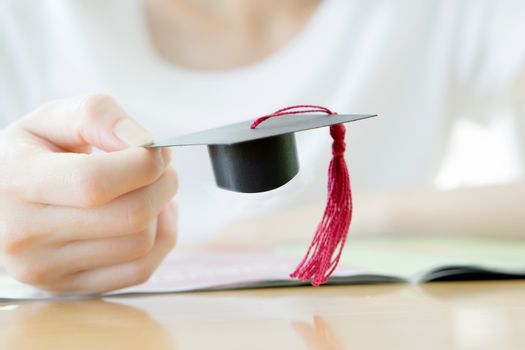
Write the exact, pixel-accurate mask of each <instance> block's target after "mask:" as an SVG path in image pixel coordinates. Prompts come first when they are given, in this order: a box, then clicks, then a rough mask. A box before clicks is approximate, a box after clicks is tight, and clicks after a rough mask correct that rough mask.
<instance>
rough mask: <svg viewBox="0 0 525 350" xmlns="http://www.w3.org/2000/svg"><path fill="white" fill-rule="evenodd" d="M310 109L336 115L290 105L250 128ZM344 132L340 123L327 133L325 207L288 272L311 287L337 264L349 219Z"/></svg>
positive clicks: (349, 207) (309, 110)
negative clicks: (329, 154)
mask: <svg viewBox="0 0 525 350" xmlns="http://www.w3.org/2000/svg"><path fill="white" fill-rule="evenodd" d="M311 112H321V113H326V114H329V115H333V114H336V113H334V112H332V111H330V110H329V109H328V108H325V107H319V106H311V105H300V106H292V107H287V108H283V109H280V110H278V111H276V112H275V113H272V114H269V115H266V116H263V117H261V118H258V119H257V120H255V121H254V122H253V124H252V126H251V128H252V129H253V128H255V127H256V126H257V125H259V124H260V123H262V122H263V121H264V120H266V119H269V118H272V117H277V116H281V115H288V114H302V113H311ZM345 132H346V129H345V126H344V125H343V124H336V125H332V126H331V127H330V135H331V136H332V138H333V140H334V142H333V144H332V155H333V157H332V160H331V162H330V166H329V168H328V195H327V196H328V198H327V203H326V208H325V210H324V214H323V218H322V220H321V222H320V223H319V226H317V231H316V232H315V235H314V238H313V239H312V242H311V243H310V246H309V247H308V251H307V252H306V255H305V256H304V258H303V260H302V261H301V262H300V263H299V265H298V266H297V268H296V269H295V271H294V272H293V273H292V274H291V275H290V277H292V278H298V279H300V280H301V281H303V282H305V281H311V283H312V285H314V286H319V285H321V284H324V283H326V281H328V278H329V277H330V275H331V274H332V273H333V272H334V270H335V269H336V267H337V265H338V264H339V260H340V259H341V254H342V252H343V248H344V245H345V242H346V237H347V235H348V230H349V229H350V223H351V221H352V189H351V187H350V176H349V173H348V167H347V165H346V161H345V158H344V152H345V149H346V144H345Z"/></svg>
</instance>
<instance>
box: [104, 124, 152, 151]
mask: <svg viewBox="0 0 525 350" xmlns="http://www.w3.org/2000/svg"><path fill="white" fill-rule="evenodd" d="M113 133H114V134H115V135H116V136H117V137H118V138H119V139H121V140H122V141H123V142H124V143H125V144H126V145H128V146H130V147H141V146H147V145H150V144H152V143H153V141H154V140H153V135H151V134H150V133H149V131H147V130H146V129H144V128H143V127H141V126H140V125H139V124H137V122H135V121H133V120H131V119H123V120H121V121H120V122H118V123H117V124H116V125H115V126H114V127H113Z"/></svg>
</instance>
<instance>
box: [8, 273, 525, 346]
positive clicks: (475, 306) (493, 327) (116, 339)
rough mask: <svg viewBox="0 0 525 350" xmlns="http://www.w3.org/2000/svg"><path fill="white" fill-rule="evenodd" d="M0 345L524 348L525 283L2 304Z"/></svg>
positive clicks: (306, 290)
mask: <svg viewBox="0 0 525 350" xmlns="http://www.w3.org/2000/svg"><path fill="white" fill-rule="evenodd" d="M0 349H2V350H10V349H17V350H18V349H32V350H33V349H43V350H46V349H72V350H80V349H131V350H133V349H159V350H163V349H182V350H184V349H265V350H267V349H403V350H408V349H417V350H422V349H436V350H438V349H439V350H444V349H471V350H479V349H497V350H503V349H525V281H502V282H449V283H433V284H427V285H408V284H405V285H403V284H399V285H362V286H346V287H321V288H283V289H262V290H248V291H233V292H211V293H189V294H173V295H163V296H149V297H134V298H119V299H108V300H90V301H69V302H24V303H9V304H6V303H3V304H0Z"/></svg>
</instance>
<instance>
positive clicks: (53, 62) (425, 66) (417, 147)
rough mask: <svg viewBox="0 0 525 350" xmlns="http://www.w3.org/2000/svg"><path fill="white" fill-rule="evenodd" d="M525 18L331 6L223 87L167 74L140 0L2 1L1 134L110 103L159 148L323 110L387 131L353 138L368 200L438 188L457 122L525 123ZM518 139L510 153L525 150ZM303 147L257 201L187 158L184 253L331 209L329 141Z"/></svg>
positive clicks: (411, 5) (483, 5)
mask: <svg viewBox="0 0 525 350" xmlns="http://www.w3.org/2000/svg"><path fill="white" fill-rule="evenodd" d="M524 18H525V2H523V1H520V0H514V1H513V0H508V1H489V0H486V1H482V0H479V1H474V0H471V1H468V0H465V1H456V0H450V1H438V0H435V1H431V0H426V1H408V0H406V1H388V0H373V1H369V0H366V1H365V0H363V1H356V0H324V1H322V3H321V4H320V6H319V8H318V10H317V12H316V13H315V14H314V15H313V17H312V18H311V19H310V20H309V22H308V23H307V24H306V25H305V27H304V28H303V29H302V30H301V32H300V33H299V34H297V35H296V36H295V37H294V38H293V40H291V42H289V43H288V44H287V45H286V46H285V47H283V48H281V49H280V50H279V51H277V52H275V53H273V54H271V55H269V56H268V57H266V58H264V59H262V60H261V61H259V62H257V63H255V64H250V65H247V66H243V67H240V68H237V69H230V70H223V71H211V72H210V71H199V70H192V69H187V68H184V67H179V66H176V65H173V64H171V63H168V62H165V61H163V60H162V59H161V58H160V56H159V55H158V54H157V52H156V51H155V50H154V48H153V46H152V45H151V43H150V38H149V33H148V28H147V25H146V23H145V15H144V11H143V4H142V1H140V0H41V1H30V0H0V35H1V36H0V122H1V123H2V125H6V124H7V123H9V122H11V121H13V120H15V119H16V118H18V117H20V116H22V115H23V114H25V113H27V112H28V111H30V110H32V109H34V108H36V107H37V106H38V105H39V104H41V103H43V102H45V101H47V100H50V99H55V98H62V97H68V96H73V95H79V94H85V93H88V92H94V91H102V92H106V93H109V94H111V95H113V96H114V97H115V98H116V99H117V100H118V101H120V103H121V104H122V105H123V106H124V107H125V109H127V110H128V111H129V112H130V114H131V115H132V116H133V117H134V118H136V119H137V120H138V121H139V122H140V123H142V124H143V125H144V126H146V127H147V128H148V129H149V130H151V131H152V132H153V133H154V135H155V136H156V138H157V139H162V138H165V137H170V136H176V135H181V134H185V133H188V132H191V131H197V130H201V129H206V128H209V127H214V126H219V125H223V124H227V123H232V122H237V121H241V120H245V119H250V118H252V119H253V118H256V117H258V116H260V115H263V114H267V113H269V112H272V111H273V110H275V109H278V108H280V107H283V106H288V105H294V104H302V103H308V104H319V105H324V106H326V107H329V108H331V109H333V110H335V111H337V112H340V113H374V114H375V113H377V114H379V115H380V117H379V118H375V119H374V120H372V119H371V120H366V121H361V122H356V123H354V124H351V125H349V127H348V134H347V143H348V149H347V160H348V163H349V167H350V171H351V176H352V184H353V186H354V189H355V190H357V191H360V190H361V191H364V190H370V189H372V190H380V189H394V188H401V187H421V186H432V185H434V184H435V182H436V178H437V176H438V173H439V170H440V169H441V168H442V166H443V159H444V157H445V155H446V150H447V144H448V143H449V140H450V136H451V130H452V125H453V122H454V121H456V120H458V119H459V118H460V117H467V118H470V119H471V120H475V121H479V122H483V123H487V122H490V121H491V120H496V118H499V120H501V119H502V118H506V116H508V117H509V118H510V119H509V120H511V121H510V122H509V123H511V124H509V125H514V124H512V123H514V122H520V121H523V115H521V116H520V115H519V114H518V112H517V108H516V106H517V105H518V103H520V99H521V101H522V100H523V99H524V98H525V96H524V94H525V92H524V91H523V90H521V91H519V90H518V85H517V79H516V78H517V77H518V76H519V74H520V72H521V73H522V72H523V71H524V68H525V40H524V38H525V20H524ZM520 94H521V95H520ZM517 130H518V128H517V127H509V128H507V129H506V131H505V135H506V136H505V137H504V139H505V140H510V139H513V137H514V140H517V141H519V140H520V139H519V134H517ZM297 136H298V149H299V153H300V163H301V165H300V166H301V171H300V174H299V175H298V176H297V177H296V178H295V179H294V180H292V181H291V182H290V183H289V184H287V185H285V186H284V187H282V188H280V189H278V190H275V191H271V192H268V193H262V194H256V195H243V194H237V193H232V192H227V191H224V190H220V189H218V188H216V187H215V184H214V180H213V175H212V171H211V166H210V163H209V161H208V156H207V153H206V149H205V147H188V148H180V149H175V150H174V166H175V167H176V169H177V171H178V173H179V177H180V186H181V187H180V192H179V194H178V195H177V198H178V202H179V206H180V237H181V239H182V241H187V240H193V239H201V238H205V237H210V236H212V235H213V234H215V233H216V232H219V231H220V230H221V229H222V228H223V227H225V225H227V224H228V223H231V222H234V221H236V220H240V219H243V218H250V217H253V216H257V215H265V214H271V213H272V212H274V211H279V210H281V209H283V208H288V207H292V206H298V205H300V203H304V202H305V201H324V195H325V188H326V171H327V164H328V161H329V157H330V137H329V134H328V130H326V129H325V130H322V129H321V130H314V131H309V132H302V133H300V134H298V135H297ZM523 149H524V148H523V147H522V148H519V147H514V148H513V151H516V150H518V151H520V150H523ZM496 158H497V157H496ZM524 159H525V157H524V156H523V154H520V153H519V152H518V153H516V152H515V157H513V160H512V162H511V164H512V169H510V170H509V169H507V170H502V172H503V173H504V174H505V175H504V176H503V177H504V178H505V179H511V178H516V177H518V176H521V175H522V173H521V172H522V168H521V167H522V165H523V160H524ZM496 173H497V172H496ZM509 174H510V175H509ZM496 175H497V174H496ZM496 177H497V176H496Z"/></svg>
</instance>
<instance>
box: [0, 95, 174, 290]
mask: <svg viewBox="0 0 525 350" xmlns="http://www.w3.org/2000/svg"><path fill="white" fill-rule="evenodd" d="M152 141H153V140H152V138H151V136H150V134H149V133H148V132H146V131H145V130H144V129H143V128H142V127H140V126H139V125H138V124H137V123H136V122H135V121H133V120H132V119H131V118H130V117H129V116H128V115H127V114H126V113H125V112H124V111H123V110H122V108H121V107H120V106H119V105H118V104H117V103H116V102H115V101H114V100H113V99H112V98H110V97H108V96H105V95H90V96H86V97H82V98H75V99H70V100H60V101H55V102H50V103H48V104H46V105H44V106H42V107H41V108H39V109H38V110H36V111H34V112H32V113H31V114H30V115H28V116H27V117H25V118H23V119H21V120H20V121H18V122H16V123H14V124H12V125H11V126H9V127H8V128H7V129H5V130H3V131H2V132H1V135H0V256H1V257H2V262H3V266H4V268H5V269H6V270H7V271H8V273H10V274H11V275H12V276H13V277H15V278H17V279H18V280H20V281H22V282H25V283H29V284H32V285H35V286H37V287H39V288H41V289H44V290H47V291H50V292H53V293H67V294H92V293H101V292H105V291H109V290H113V289H119V288H123V287H127V286H131V285H134V284H139V283H142V282H145V281H146V280H147V279H148V278H149V277H150V276H151V274H152V273H153V271H154V270H155V269H156V267H157V266H158V265H159V263H160V262H161V261H162V259H163V258H164V257H165V255H166V254H167V253H168V252H169V251H170V250H171V248H172V247H173V246H174V244H175V233H176V213H175V211H176V210H175V207H174V204H173V203H170V199H171V198H172V197H173V196H174V194H175V192H176V190H177V177H176V174H175V172H174V170H173V169H171V168H170V167H169V162H170V152H169V150H167V149H163V150H154V149H145V148H142V147H136V146H141V145H144V144H147V143H150V142H152ZM92 146H93V147H96V148H99V149H102V150H103V151H106V152H107V153H103V152H97V153H91V147H92Z"/></svg>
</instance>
